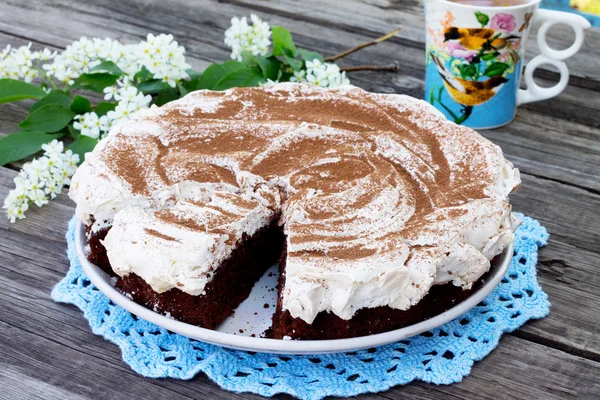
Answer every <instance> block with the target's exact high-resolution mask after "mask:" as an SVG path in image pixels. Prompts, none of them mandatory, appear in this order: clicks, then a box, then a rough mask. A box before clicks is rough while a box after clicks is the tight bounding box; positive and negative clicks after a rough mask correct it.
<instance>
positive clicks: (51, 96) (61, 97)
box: [29, 90, 71, 113]
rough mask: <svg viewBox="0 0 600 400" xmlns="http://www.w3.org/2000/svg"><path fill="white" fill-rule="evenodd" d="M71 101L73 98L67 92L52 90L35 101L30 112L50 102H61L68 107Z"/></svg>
mask: <svg viewBox="0 0 600 400" xmlns="http://www.w3.org/2000/svg"><path fill="white" fill-rule="evenodd" d="M70 103H71V99H70V98H69V96H67V95H66V94H65V92H63V91H62V90H52V91H51V92H50V93H48V94H47V95H45V96H44V97H42V98H41V99H39V100H38V101H36V102H35V103H33V105H32V106H31V108H29V113H32V112H34V111H35V110H37V109H38V108H41V107H43V106H47V105H48V104H59V105H61V106H65V107H68V106H69V104H70Z"/></svg>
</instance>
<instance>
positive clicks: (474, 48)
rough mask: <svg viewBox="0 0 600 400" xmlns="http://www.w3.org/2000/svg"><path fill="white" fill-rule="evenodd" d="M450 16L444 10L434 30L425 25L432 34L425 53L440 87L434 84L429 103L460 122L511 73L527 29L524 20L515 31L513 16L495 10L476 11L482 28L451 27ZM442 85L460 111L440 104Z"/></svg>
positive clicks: (483, 101)
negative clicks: (496, 12)
mask: <svg viewBox="0 0 600 400" xmlns="http://www.w3.org/2000/svg"><path fill="white" fill-rule="evenodd" d="M454 21H455V18H454V15H453V14H452V12H450V11H448V12H447V13H446V15H445V17H444V19H443V20H442V22H441V24H440V28H439V29H438V30H434V29H431V28H429V35H430V36H431V39H432V40H431V41H430V46H429V48H428V51H427V64H428V65H429V64H430V63H432V62H433V63H434V64H435V66H436V68H437V70H438V72H439V75H440V77H441V78H442V82H443V85H439V86H436V87H433V88H432V89H431V91H430V93H429V102H430V103H432V104H435V103H438V104H439V105H440V106H441V107H442V108H443V109H444V110H446V111H447V112H448V114H449V115H450V116H451V117H452V118H453V119H454V122H456V123H458V124H461V123H463V122H465V121H466V120H467V119H468V118H469V116H470V115H471V113H472V112H473V107H476V106H478V105H481V104H484V103H486V102H488V101H490V100H491V99H492V98H493V97H494V96H496V94H497V93H499V92H500V90H502V87H503V86H504V84H505V83H506V82H508V81H509V79H513V78H512V77H510V75H511V74H512V73H513V72H514V71H515V66H516V65H517V64H518V63H519V61H520V60H521V57H520V55H519V49H520V47H521V39H522V37H521V34H520V33H519V32H522V31H523V30H525V29H526V28H527V27H526V26H525V25H526V24H528V22H529V21H528V20H526V21H525V22H524V24H523V26H522V27H520V29H519V31H517V32H515V30H516V29H517V23H516V21H515V17H514V16H513V15H511V14H505V13H498V14H495V15H494V16H492V17H491V18H490V16H489V15H488V14H486V13H483V12H480V11H476V12H474V22H476V23H478V24H479V25H480V26H481V27H480V28H463V27H457V26H454ZM444 89H445V90H446V91H447V93H448V95H449V96H450V98H451V99H452V100H454V102H456V103H457V104H458V105H459V106H460V110H459V111H456V108H454V110H452V109H451V107H449V106H448V105H446V104H444V103H443V102H442V93H443V91H444Z"/></svg>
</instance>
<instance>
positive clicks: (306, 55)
mask: <svg viewBox="0 0 600 400" xmlns="http://www.w3.org/2000/svg"><path fill="white" fill-rule="evenodd" d="M298 54H300V58H302V59H303V60H304V61H312V60H314V59H317V60H319V61H321V62H325V59H324V58H323V56H322V55H321V54H319V53H317V52H316V51H312V50H306V49H298Z"/></svg>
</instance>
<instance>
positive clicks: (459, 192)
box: [105, 85, 490, 259]
mask: <svg viewBox="0 0 600 400" xmlns="http://www.w3.org/2000/svg"><path fill="white" fill-rule="evenodd" d="M332 93H333V92H320V91H308V90H307V89H306V87H305V86H301V85H299V86H298V88H289V89H287V91H283V92H282V91H277V90H269V89H266V90H264V89H256V88H238V89H234V90H231V91H230V92H228V94H227V95H225V94H223V93H216V92H197V93H192V94H191V95H190V96H191V97H190V98H191V99H192V100H194V99H197V100H198V102H197V103H194V101H189V102H187V103H185V105H184V106H178V105H177V102H175V103H171V104H169V105H167V106H165V107H163V108H161V109H160V110H161V113H160V115H158V116H157V117H155V120H156V123H157V124H159V125H160V126H161V127H162V130H163V131H164V134H163V135H162V136H160V137H157V136H155V135H150V134H148V135H143V134H142V135H137V136H135V137H126V136H125V135H123V136H119V137H117V138H116V140H115V141H113V144H112V146H111V147H110V150H109V151H107V152H106V154H107V157H106V160H105V161H106V163H107V165H108V166H109V168H110V169H112V170H113V171H114V172H115V173H116V174H117V175H118V176H120V177H121V178H123V179H124V180H125V181H126V182H127V183H129V185H131V189H132V192H133V193H136V194H144V195H149V194H150V193H151V192H152V191H154V190H156V189H158V188H159V186H160V184H162V185H174V184H176V183H178V182H181V181H184V180H187V181H194V182H207V183H227V184H229V185H232V186H234V187H238V180H237V178H236V177H237V175H236V174H237V172H234V171H249V172H251V173H252V174H255V175H258V176H260V177H262V178H264V179H265V180H267V181H268V180H269V179H273V178H277V177H286V179H289V182H290V184H291V186H292V187H293V188H294V191H290V192H289V193H287V192H286V193H284V192H285V190H287V189H282V193H284V195H283V196H282V198H284V199H285V201H287V205H286V207H288V208H290V209H291V208H293V206H294V204H296V205H298V207H299V209H301V210H302V212H303V213H304V214H303V217H302V218H305V219H306V218H308V220H306V221H304V220H303V219H302V218H301V217H298V218H299V220H298V221H304V222H296V223H294V232H292V233H291V236H290V238H289V239H290V243H292V244H295V245H302V244H306V243H311V242H319V241H326V242H329V243H336V244H335V245H333V247H332V248H330V249H329V251H328V252H327V253H326V256H327V257H334V258H340V259H354V258H363V257H369V256H372V255H373V254H375V253H376V252H377V251H378V249H381V248H382V247H381V246H380V247H377V246H375V247H371V246H369V247H368V248H367V247H365V246H363V245H346V246H344V244H343V243H344V242H345V241H349V240H353V239H360V238H362V237H363V236H364V238H365V240H367V242H368V241H369V240H370V239H369V238H370V237H371V236H372V235H373V234H374V233H373V232H371V231H369V230H368V229H366V230H365V231H364V232H362V231H360V230H357V231H356V232H354V231H353V232H354V233H350V232H344V227H348V226H355V225H356V224H361V223H364V224H365V226H370V225H369V224H373V223H375V222H376V221H375V222H373V221H371V216H370V214H368V213H377V212H379V210H381V209H387V208H386V207H388V208H389V207H392V208H391V209H392V210H393V207H397V209H396V211H394V212H395V213H398V212H400V211H402V210H403V208H402V207H411V212H410V215H409V216H408V217H407V220H406V221H405V225H404V228H403V229H405V231H403V230H402V229H400V231H393V232H389V233H387V234H386V233H385V232H382V233H381V234H380V233H379V232H376V233H377V235H378V240H380V241H383V240H384V238H385V240H391V239H394V238H396V237H398V236H399V235H412V234H413V233H414V232H415V230H418V229H422V227H424V226H426V225H427V223H428V222H427V218H428V216H430V215H431V213H432V211H433V210H434V209H435V208H439V207H452V206H455V205H459V204H463V203H464V202H466V201H470V200H474V199H480V198H484V197H486V196H485V194H484V189H485V187H487V185H488V184H489V179H490V178H489V172H488V171H487V169H486V168H487V165H486V164H485V157H483V156H481V157H479V156H478V155H480V154H483V153H484V151H485V148H484V147H485V144H482V141H481V140H473V138H472V136H468V135H469V133H468V131H467V130H465V129H464V128H461V127H456V128H450V127H449V126H448V125H447V124H445V122H443V121H442V120H441V119H439V118H437V117H434V116H432V115H431V114H430V111H427V112H426V114H423V108H422V107H421V106H417V105H413V104H412V103H410V102H409V103H408V106H399V105H398V104H396V103H390V102H388V101H384V100H382V99H383V97H382V96H381V95H373V94H369V93H366V92H363V91H359V90H352V91H348V92H344V94H343V95H341V94H332ZM203 100H204V103H206V104H212V105H211V106H210V107H209V106H207V105H204V103H203ZM215 102H217V103H215ZM213 105H214V106H213ZM203 107H204V108H203ZM153 118H154V117H153ZM424 122H426V124H424ZM325 128H326V129H327V130H325ZM452 129H454V131H452ZM294 132H298V133H297V134H294ZM384 136H385V137H389V138H391V140H393V141H394V142H396V143H398V144H399V145H401V146H402V148H403V149H404V151H406V154H405V155H404V157H409V158H410V159H411V160H414V163H413V164H410V165H409V164H404V163H399V162H397V161H395V158H394V157H395V156H397V154H387V153H385V152H384V151H383V150H382V149H381V148H380V144H379V142H378V140H379V139H381V138H382V137H384ZM456 138H461V140H462V142H463V143H462V146H463V148H464V157H462V159H461V158H460V157H458V158H456V159H449V156H448V155H449V154H451V153H452V154H454V153H458V152H457V149H456V146H457V144H456ZM453 146H454V147H453ZM265 188H266V189H265V193H264V196H263V197H262V198H263V199H270V200H269V201H273V202H274V203H275V199H279V196H275V195H274V194H273V193H271V192H270V191H269V189H268V188H267V187H266V186H265ZM389 188H395V189H397V191H396V192H394V191H390V190H388V189H389ZM263 189H264V188H263ZM263 189H261V190H263ZM240 190H241V189H240ZM386 190H387V192H386ZM215 193H218V192H215ZM384 193H385V196H387V197H385V198H383V197H382V196H383V195H384ZM217 195H218V194H212V196H217ZM219 196H220V195H219ZM223 196H225V197H223V199H222V200H223V201H226V202H227V204H231V206H232V207H236V208H239V209H242V210H252V209H254V208H256V207H258V203H256V202H254V201H249V200H246V199H242V197H240V196H238V195H223ZM186 201H188V202H189V203H190V204H194V205H196V206H198V207H206V208H213V209H214V210H215V211H217V214H218V215H219V217H218V219H215V220H210V221H209V220H207V221H199V220H197V219H195V218H191V217H186V216H184V215H179V214H175V213H173V212H170V211H169V210H163V211H158V212H156V213H155V215H156V216H157V218H159V219H160V220H162V221H164V222H166V223H169V224H173V225H177V226H181V227H183V228H185V229H189V230H194V231H202V232H212V233H215V234H228V235H229V236H228V239H227V240H228V243H230V244H233V242H234V240H235V237H234V235H232V234H230V233H231V232H229V231H228V230H227V229H224V228H221V227H224V226H228V224H230V223H234V222H236V221H237V220H239V219H240V218H242V217H243V215H238V214H237V211H236V212H231V211H230V210H225V209H223V208H222V207H221V208H219V207H217V206H214V205H210V203H207V202H204V201H197V200H194V199H187V200H186ZM275 204H277V206H276V207H280V205H279V204H280V203H279V202H276V203H275ZM373 204H378V205H377V206H373ZM369 207H370V208H369ZM363 209H365V210H370V211H368V212H366V211H365V213H366V214H364V215H363V214H361V213H360V212H359V211H360V210H363ZM274 210H275V211H279V210H278V209H274ZM394 212H391V213H390V212H388V214H385V217H382V218H387V219H388V220H392V219H393V218H400V217H399V216H397V215H396V214H395V213H394ZM449 217H450V218H453V217H454V216H449ZM215 218H217V217H215ZM385 223H387V220H382V221H381V224H382V225H381V226H385ZM220 229H224V230H220ZM150 232H152V233H150ZM336 232H337V233H336ZM147 233H149V234H153V235H155V236H158V235H160V234H159V233H158V232H156V231H151V230H149V231H148V232H147ZM163 236H164V235H163ZM163 236H159V237H162V238H163V239H166V237H163ZM171 239H172V238H171ZM166 240H169V239H166ZM337 243H339V246H338V244H337ZM309 253H310V251H308V253H307V252H303V253H302V254H304V255H305V254H309ZM318 253H319V251H315V252H314V255H315V256H317V257H321V256H322V254H320V255H319V254H318ZM290 254H293V252H292V251H291V252H290Z"/></svg>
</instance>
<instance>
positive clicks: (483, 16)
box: [475, 11, 490, 28]
mask: <svg viewBox="0 0 600 400" xmlns="http://www.w3.org/2000/svg"><path fill="white" fill-rule="evenodd" d="M475 18H477V22H479V23H480V24H481V27H482V28H484V27H485V26H486V25H487V24H488V22H490V17H488V16H487V14H484V13H482V12H481V11H475Z"/></svg>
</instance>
